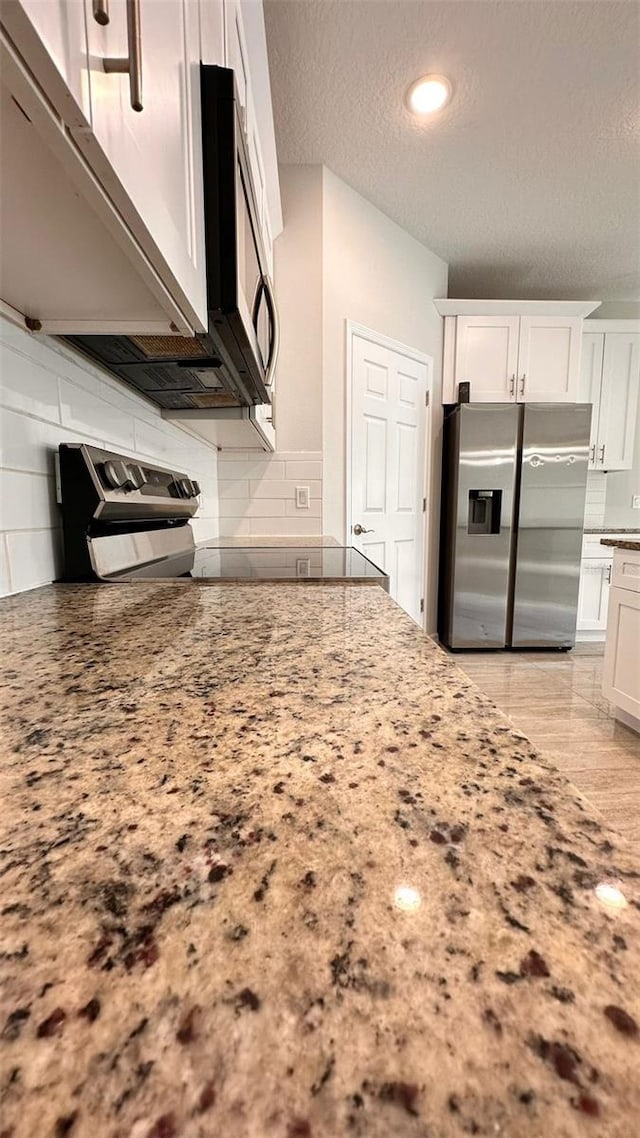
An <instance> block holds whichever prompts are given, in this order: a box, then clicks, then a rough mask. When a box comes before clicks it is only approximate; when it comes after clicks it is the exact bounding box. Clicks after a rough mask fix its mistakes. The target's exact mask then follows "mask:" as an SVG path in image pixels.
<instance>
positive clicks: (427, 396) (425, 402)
mask: <svg viewBox="0 0 640 1138" xmlns="http://www.w3.org/2000/svg"><path fill="white" fill-rule="evenodd" d="M430 398H431V396H430V393H429V392H428V391H425V393H424V405H425V407H428V406H429V400H430Z"/></svg>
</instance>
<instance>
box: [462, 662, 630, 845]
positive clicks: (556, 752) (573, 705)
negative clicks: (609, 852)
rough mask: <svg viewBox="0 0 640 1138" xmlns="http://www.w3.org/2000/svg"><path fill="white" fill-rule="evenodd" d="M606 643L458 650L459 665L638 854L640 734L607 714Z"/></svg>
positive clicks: (608, 712)
mask: <svg viewBox="0 0 640 1138" xmlns="http://www.w3.org/2000/svg"><path fill="white" fill-rule="evenodd" d="M603 651H604V646H603V645H602V644H578V645H577V646H576V648H575V649H574V650H573V651H572V652H568V653H566V654H565V653H558V652H542V653H541V652H530V653H526V652H525V653H510V652H456V653H455V654H454V659H455V661H456V663H457V664H458V665H459V667H460V668H462V670H463V671H464V672H466V673H467V675H468V676H470V678H471V679H472V680H473V681H474V683H476V684H477V685H478V687H479V688H481V689H482V691H483V692H485V693H486V694H487V695H488V696H489V697H490V698H491V699H492V700H493V701H494V703H496V704H497V705H498V707H500V708H501V709H502V710H503V711H506V713H507V714H508V715H509V716H510V717H511V718H512V719H513V721H514V723H515V724H516V725H517V726H518V727H519V728H520V730H521V731H524V732H525V734H527V735H528V736H529V738H530V739H531V741H532V742H533V743H534V744H535V745H536V746H537V747H538V749H539V750H540V751H542V752H544V753H545V754H546V755H547V757H548V758H550V759H551V760H552V762H554V763H555V764H556V766H558V767H559V768H560V770H561V771H563V772H564V773H565V774H566V775H567V777H568V778H570V779H571V781H572V782H573V783H574V784H575V785H576V786H577V787H578V790H580V791H581V792H582V793H583V794H584V796H585V797H586V798H588V799H590V801H591V802H592V803H593V805H594V806H596V807H597V809H598V810H600V812H601V813H602V814H603V815H604V817H605V819H606V820H607V822H608V823H609V825H610V826H612V827H613V828H614V829H616V830H617V831H618V833H620V834H621V835H623V837H624V838H625V839H626V840H627V841H628V842H629V843H632V844H633V845H634V847H635V849H636V850H637V852H638V854H639V855H640V736H638V735H636V734H635V732H633V731H631V730H630V729H629V728H628V727H624V726H623V725H622V724H621V723H618V722H617V721H616V720H615V719H614V718H613V716H612V715H611V714H610V710H609V704H608V702H607V701H606V700H605V699H604V697H603V695H602V690H601V681H602V663H603Z"/></svg>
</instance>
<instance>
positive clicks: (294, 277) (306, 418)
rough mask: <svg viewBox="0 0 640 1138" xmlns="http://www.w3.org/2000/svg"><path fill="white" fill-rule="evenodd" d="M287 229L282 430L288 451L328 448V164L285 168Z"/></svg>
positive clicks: (279, 256) (279, 276)
mask: <svg viewBox="0 0 640 1138" xmlns="http://www.w3.org/2000/svg"><path fill="white" fill-rule="evenodd" d="M280 190H281V194H282V210H283V216H284V230H283V232H282V233H281V235H280V237H278V239H277V241H276V242H275V270H274V283H275V289H276V295H277V298H278V310H279V312H280V324H281V336H280V355H279V357H278V368H277V373H276V429H277V437H278V447H279V448H281V449H282V450H284V451H305V450H309V451H320V450H321V449H322V271H323V266H322V167H321V166H284V167H282V169H281V171H280Z"/></svg>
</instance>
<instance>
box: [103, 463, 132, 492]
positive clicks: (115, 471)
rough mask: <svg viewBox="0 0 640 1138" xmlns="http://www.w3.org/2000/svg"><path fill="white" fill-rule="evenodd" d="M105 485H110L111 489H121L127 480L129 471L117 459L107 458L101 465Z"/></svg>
mask: <svg viewBox="0 0 640 1138" xmlns="http://www.w3.org/2000/svg"><path fill="white" fill-rule="evenodd" d="M102 472H103V474H104V478H105V481H106V483H107V486H111V488H112V489H113V490H122V489H123V488H124V487H125V486H126V485H127V484H128V482H129V472H128V470H127V468H126V466H125V464H124V462H120V461H119V460H118V459H108V460H107V462H105V463H104V464H103V466H102Z"/></svg>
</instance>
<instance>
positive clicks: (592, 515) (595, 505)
mask: <svg viewBox="0 0 640 1138" xmlns="http://www.w3.org/2000/svg"><path fill="white" fill-rule="evenodd" d="M606 493H607V476H606V474H604V473H603V472H602V471H601V470H590V471H589V473H588V474H587V495H586V499H585V504H584V527H585V529H600V528H601V527H602V526H604V524H605V521H604V509H605V499H606Z"/></svg>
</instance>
